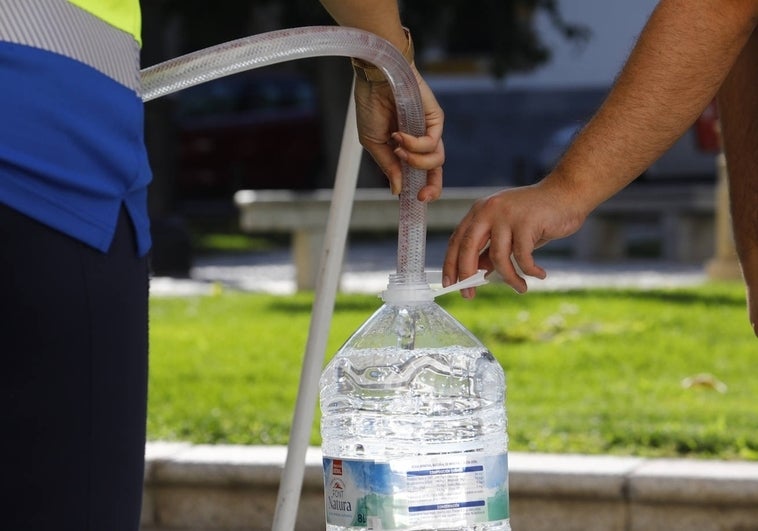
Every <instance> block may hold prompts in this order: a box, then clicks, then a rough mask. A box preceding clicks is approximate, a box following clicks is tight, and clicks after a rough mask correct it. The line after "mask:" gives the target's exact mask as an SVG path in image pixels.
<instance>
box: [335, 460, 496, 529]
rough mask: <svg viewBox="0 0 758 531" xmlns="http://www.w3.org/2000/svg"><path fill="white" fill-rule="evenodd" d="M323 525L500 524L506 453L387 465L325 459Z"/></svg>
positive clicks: (397, 527)
mask: <svg viewBox="0 0 758 531" xmlns="http://www.w3.org/2000/svg"><path fill="white" fill-rule="evenodd" d="M324 498H325V503H326V522H327V523H328V524H330V525H335V526H340V527H365V528H366V529H367V531H379V530H385V531H386V530H402V529H411V528H414V527H419V526H423V527H424V528H435V527H466V526H471V525H473V524H480V523H487V522H493V523H494V522H499V521H505V520H507V519H508V517H509V506H508V454H506V453H501V454H495V455H490V454H484V453H475V452H472V453H461V454H444V455H433V456H416V457H412V458H403V459H398V460H393V461H391V462H379V461H369V460H352V459H338V458H331V457H325V458H324Z"/></svg>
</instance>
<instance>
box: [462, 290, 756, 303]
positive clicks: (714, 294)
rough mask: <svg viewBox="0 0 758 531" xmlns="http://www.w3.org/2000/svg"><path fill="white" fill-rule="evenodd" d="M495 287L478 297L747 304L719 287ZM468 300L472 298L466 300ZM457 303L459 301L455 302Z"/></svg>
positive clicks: (491, 299) (481, 292)
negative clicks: (520, 292)
mask: <svg viewBox="0 0 758 531" xmlns="http://www.w3.org/2000/svg"><path fill="white" fill-rule="evenodd" d="M506 293H507V294H504V293H503V292H502V291H492V290H487V291H485V290H480V291H479V292H478V293H477V296H476V299H475V300H478V301H488V302H491V301H503V300H505V299H506V297H518V298H519V299H520V300H521V299H523V300H529V299H534V300H537V299H540V300H542V301H544V300H550V299H555V300H561V301H563V300H566V299H573V300H581V299H596V300H597V299H607V300H637V301H655V302H664V303H666V304H677V305H688V306H689V305H692V304H698V303H701V304H717V305H724V306H738V307H742V306H744V305H745V299H744V297H743V296H740V295H732V294H730V293H722V292H718V291H693V290H688V289H686V288H682V289H670V290H666V289H651V290H641V289H640V290H635V289H577V290H565V291H550V292H545V291H543V292H530V293H528V294H525V295H517V294H515V293H510V292H506ZM466 302H468V301H466ZM454 304H456V302H455V301H453V302H452V303H451V305H454Z"/></svg>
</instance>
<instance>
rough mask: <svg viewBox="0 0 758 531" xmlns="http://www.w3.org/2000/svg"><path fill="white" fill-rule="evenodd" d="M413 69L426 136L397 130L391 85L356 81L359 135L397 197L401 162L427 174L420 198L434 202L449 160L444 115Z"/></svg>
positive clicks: (401, 179)
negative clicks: (445, 141)
mask: <svg viewBox="0 0 758 531" xmlns="http://www.w3.org/2000/svg"><path fill="white" fill-rule="evenodd" d="M411 67H412V69H413V72H414V73H415V75H416V80H417V81H418V84H419V90H420V92H421V102H422V105H423V109H424V116H425V118H426V134H425V135H424V136H421V137H414V136H412V135H409V134H407V133H401V132H398V131H397V129H398V123H397V112H396V108H395V99H394V96H393V94H392V89H391V88H390V85H389V83H387V82H371V81H366V80H365V79H360V78H356V82H355V104H356V115H357V120H358V136H359V138H360V142H361V145H363V147H364V148H366V150H367V151H368V152H369V153H370V154H371V156H372V157H373V159H374V161H376V163H377V165H378V166H379V168H380V169H381V170H382V172H383V173H384V174H385V175H386V176H387V179H388V180H389V183H390V190H391V191H392V193H393V194H395V195H397V194H399V193H400V190H401V188H402V182H403V177H402V162H401V161H404V162H406V163H408V164H409V165H410V166H413V167H414V168H418V169H421V170H426V171H427V182H426V185H425V186H423V187H422V188H421V190H419V193H418V199H419V201H434V200H435V199H437V198H439V196H440V194H441V193H442V164H443V162H444V161H445V148H444V145H443V142H442V128H443V123H444V113H443V112H442V109H441V108H440V106H439V104H438V103H437V100H436V98H435V97H434V94H433V93H432V91H431V89H430V88H429V86H428V85H427V84H426V82H425V81H424V79H423V78H422V77H421V76H420V75H419V73H418V71H417V70H416V67H415V66H413V65H411Z"/></svg>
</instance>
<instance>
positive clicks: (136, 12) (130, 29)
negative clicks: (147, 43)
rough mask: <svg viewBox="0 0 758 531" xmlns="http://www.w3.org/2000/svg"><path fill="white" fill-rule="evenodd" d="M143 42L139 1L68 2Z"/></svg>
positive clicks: (77, 0) (84, 0)
mask: <svg viewBox="0 0 758 531" xmlns="http://www.w3.org/2000/svg"><path fill="white" fill-rule="evenodd" d="M68 1H69V2H71V3H72V4H74V5H77V6H79V7H81V8H82V9H84V10H86V11H89V12H90V13H92V14H93V15H95V16H96V17H98V18H100V19H102V20H104V21H106V22H107V23H108V24H110V25H112V26H115V27H117V28H118V29H120V30H122V31H126V32H127V33H131V34H132V35H133V36H134V38H135V39H136V40H137V42H139V43H141V42H142V35H141V31H142V18H141V14H140V5H139V0H68Z"/></svg>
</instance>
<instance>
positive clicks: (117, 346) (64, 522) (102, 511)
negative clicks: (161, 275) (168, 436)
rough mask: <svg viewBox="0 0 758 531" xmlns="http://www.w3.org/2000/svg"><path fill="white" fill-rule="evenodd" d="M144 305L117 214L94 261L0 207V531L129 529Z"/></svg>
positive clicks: (139, 457) (142, 269) (136, 500)
mask: <svg viewBox="0 0 758 531" xmlns="http://www.w3.org/2000/svg"><path fill="white" fill-rule="evenodd" d="M147 306H148V266H147V259H146V258H144V257H138V256H137V255H136V251H135V244H134V234H133V231H132V226H131V223H130V221H129V219H128V217H127V216H126V214H125V213H124V212H122V213H121V217H120V219H119V225H118V230H117V234H116V238H115V240H114V242H113V244H112V246H111V249H110V250H109V252H108V253H107V254H103V253H101V252H99V251H97V250H94V249H92V248H90V247H87V246H86V245H84V244H81V243H79V242H78V241H76V240H74V239H71V238H69V237H67V236H65V235H62V234H60V233H59V232H57V231H55V230H52V229H50V228H48V227H45V226H43V225H41V224H39V223H37V222H35V221H33V220H31V219H29V218H27V217H25V216H23V215H21V214H18V213H17V212H15V211H13V210H11V209H9V208H7V207H5V206H3V205H0V528H2V529H9V530H14V531H25V530H55V531H68V530H72V531H121V530H124V531H137V529H139V515H140V508H141V499H142V482H143V471H144V445H145V420H146V410H147V345H148V343H147Z"/></svg>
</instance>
